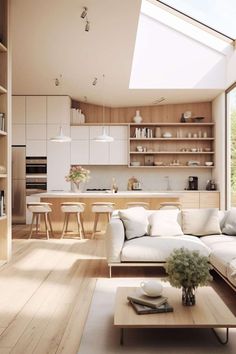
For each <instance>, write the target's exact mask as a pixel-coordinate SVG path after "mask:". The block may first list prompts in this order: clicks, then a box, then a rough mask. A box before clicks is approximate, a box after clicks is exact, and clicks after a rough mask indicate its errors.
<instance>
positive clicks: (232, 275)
mask: <svg viewBox="0 0 236 354" xmlns="http://www.w3.org/2000/svg"><path fill="white" fill-rule="evenodd" d="M227 278H228V279H229V281H230V282H231V283H232V284H233V285H234V286H236V258H235V259H233V260H232V261H231V262H230V263H229V264H228V266H227Z"/></svg>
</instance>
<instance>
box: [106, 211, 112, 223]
mask: <svg viewBox="0 0 236 354" xmlns="http://www.w3.org/2000/svg"><path fill="white" fill-rule="evenodd" d="M110 219H111V213H107V221H108V222H109V221H110Z"/></svg>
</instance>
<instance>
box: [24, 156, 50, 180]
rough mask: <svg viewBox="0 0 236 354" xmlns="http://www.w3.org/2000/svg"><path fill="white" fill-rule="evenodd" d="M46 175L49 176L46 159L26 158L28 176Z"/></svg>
mask: <svg viewBox="0 0 236 354" xmlns="http://www.w3.org/2000/svg"><path fill="white" fill-rule="evenodd" d="M44 174H45V175H46V174H47V158H46V157H44V156H43V157H40V156H39V157H26V176H27V175H44Z"/></svg>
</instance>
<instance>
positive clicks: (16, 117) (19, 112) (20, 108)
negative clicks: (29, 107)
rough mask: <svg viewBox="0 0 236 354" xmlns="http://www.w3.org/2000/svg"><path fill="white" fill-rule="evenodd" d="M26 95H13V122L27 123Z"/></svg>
mask: <svg viewBox="0 0 236 354" xmlns="http://www.w3.org/2000/svg"><path fill="white" fill-rule="evenodd" d="M25 101H26V97H25V96H12V124H25V123H26V120H25V109H26V106H25V105H26V102H25Z"/></svg>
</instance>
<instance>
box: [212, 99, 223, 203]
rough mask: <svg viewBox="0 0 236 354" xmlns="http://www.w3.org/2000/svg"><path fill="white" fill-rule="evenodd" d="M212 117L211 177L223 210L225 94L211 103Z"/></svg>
mask: <svg viewBox="0 0 236 354" xmlns="http://www.w3.org/2000/svg"><path fill="white" fill-rule="evenodd" d="M212 116H213V120H214V121H215V123H216V124H215V161H216V168H215V169H214V171H213V177H214V179H215V181H216V183H217V186H218V189H219V190H220V192H221V193H220V205H221V208H222V209H224V208H225V183H226V181H225V94H224V93H222V94H220V95H218V96H217V97H216V98H215V99H214V101H213V102H212ZM216 142H217V143H216Z"/></svg>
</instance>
